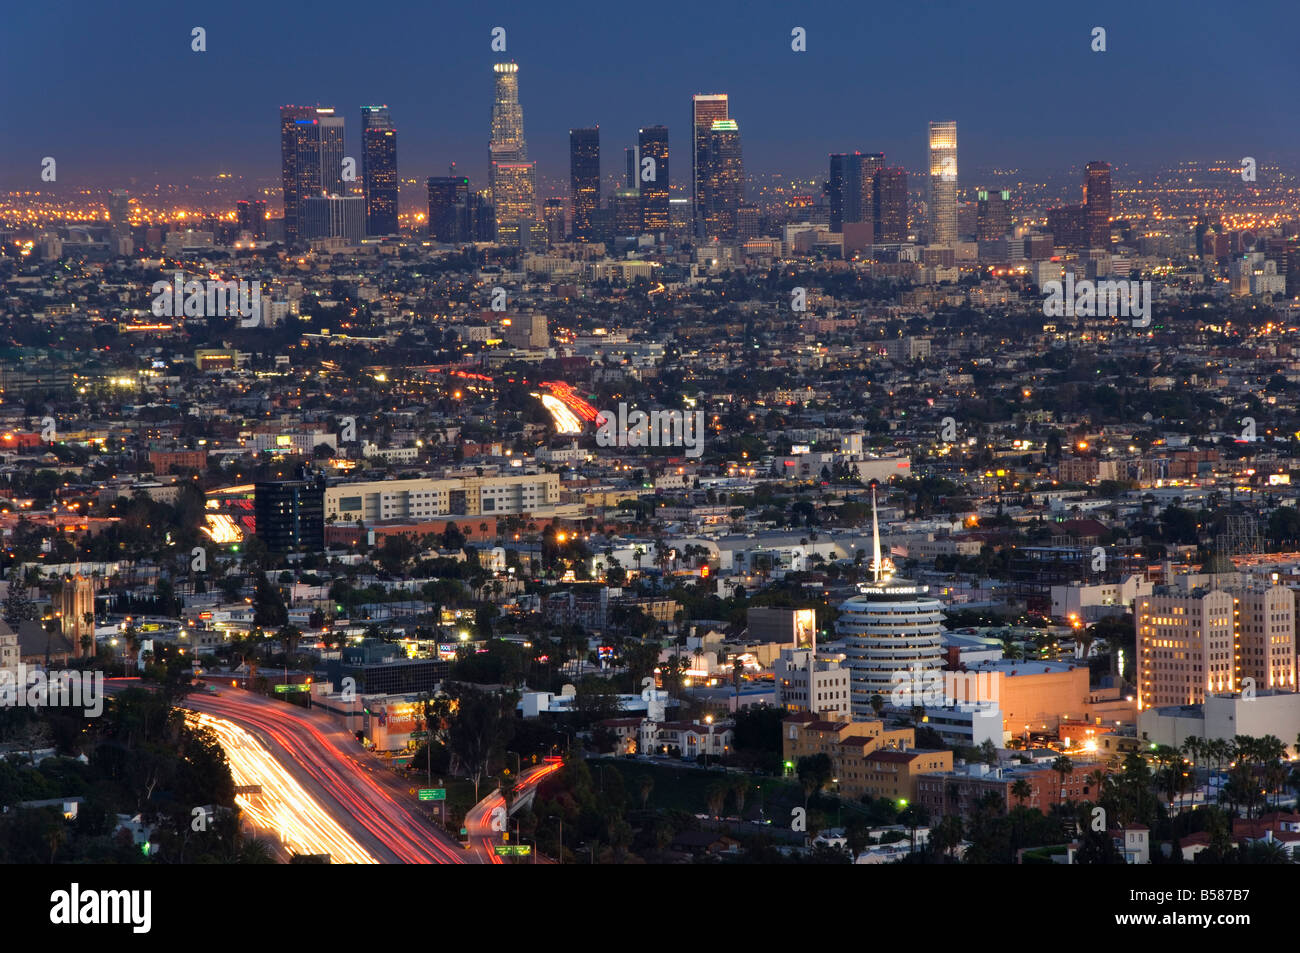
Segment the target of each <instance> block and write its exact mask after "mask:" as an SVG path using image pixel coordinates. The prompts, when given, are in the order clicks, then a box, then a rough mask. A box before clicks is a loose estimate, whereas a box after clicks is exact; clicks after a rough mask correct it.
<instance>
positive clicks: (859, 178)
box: [827, 152, 885, 232]
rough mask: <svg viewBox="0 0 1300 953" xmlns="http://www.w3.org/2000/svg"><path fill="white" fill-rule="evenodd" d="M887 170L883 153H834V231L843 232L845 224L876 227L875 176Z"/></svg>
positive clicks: (831, 194)
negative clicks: (865, 223) (861, 224)
mask: <svg viewBox="0 0 1300 953" xmlns="http://www.w3.org/2000/svg"><path fill="white" fill-rule="evenodd" d="M884 167H885V154H884V153H883V152H871V153H867V154H865V155H864V154H863V153H861V152H847V153H844V152H841V153H833V154H832V155H831V160H830V181H829V183H828V186H827V193H828V198H829V200H830V207H831V208H830V219H831V221H830V225H831V231H832V232H842V231H843V230H844V225H845V224H846V223H848V224H851V223H855V222H872V224H873V225H874V224H875V221H876V214H875V204H876V203H875V184H876V173H877V172H879V171H880V170H881V169H883V168H884Z"/></svg>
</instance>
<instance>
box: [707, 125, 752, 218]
mask: <svg viewBox="0 0 1300 953" xmlns="http://www.w3.org/2000/svg"><path fill="white" fill-rule="evenodd" d="M703 166H704V172H703V176H704V183H705V185H704V189H703V201H704V230H705V234H706V235H708V236H709V237H710V238H719V239H722V240H734V239H735V238H736V235H737V226H738V224H739V218H738V216H739V212H740V207H741V205H743V204H744V201H745V167H744V161H743V158H742V155H741V148H740V127H739V126H738V125H737V124H736V121H735V120H734V119H718V120H716V121H714V123H713V125H712V126H711V127H710V128H709V139H708V145H707V147H706V148H705V151H704V159H703Z"/></svg>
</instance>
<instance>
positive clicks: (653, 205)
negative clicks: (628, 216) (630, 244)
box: [637, 126, 669, 232]
mask: <svg viewBox="0 0 1300 953" xmlns="http://www.w3.org/2000/svg"><path fill="white" fill-rule="evenodd" d="M637 153H638V162H639V172H638V185H637V187H638V188H639V189H640V190H641V208H642V210H643V215H642V218H643V223H642V228H644V229H645V231H647V232H666V231H668V228H669V219H668V184H669V183H668V127H667V126H646V127H644V128H643V129H641V130H639V131H638V133H637ZM647 160H650V161H647Z"/></svg>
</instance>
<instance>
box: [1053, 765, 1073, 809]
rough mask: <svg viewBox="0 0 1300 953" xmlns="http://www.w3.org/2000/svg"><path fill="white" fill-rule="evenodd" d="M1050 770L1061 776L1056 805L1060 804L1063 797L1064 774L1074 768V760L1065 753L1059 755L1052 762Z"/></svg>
mask: <svg viewBox="0 0 1300 953" xmlns="http://www.w3.org/2000/svg"><path fill="white" fill-rule="evenodd" d="M1052 770H1053V771H1055V772H1056V773H1057V774H1059V775H1060V776H1061V786H1060V788H1058V789H1057V795H1056V806H1057V807H1060V806H1061V801H1062V799H1063V798H1064V797H1065V776H1066V775H1067V774H1069V773H1070V772H1071V771H1073V770H1074V762H1073V761H1071V760H1070V759H1069V758H1068V757H1066V756H1065V755H1059V756H1058V757H1057V758H1056V760H1055V761H1053V762H1052Z"/></svg>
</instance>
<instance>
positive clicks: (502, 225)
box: [492, 162, 539, 248]
mask: <svg viewBox="0 0 1300 953" xmlns="http://www.w3.org/2000/svg"><path fill="white" fill-rule="evenodd" d="M536 196H537V164H536V163H535V162H493V163H492V207H493V209H494V210H495V213H496V239H495V240H496V242H497V244H499V245H517V246H519V247H521V248H529V247H532V245H531V243H532V241H533V239H534V238H535V235H534V230H535V229H536V227H537V226H538V224H539V223H538V220H537V199H536Z"/></svg>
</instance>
